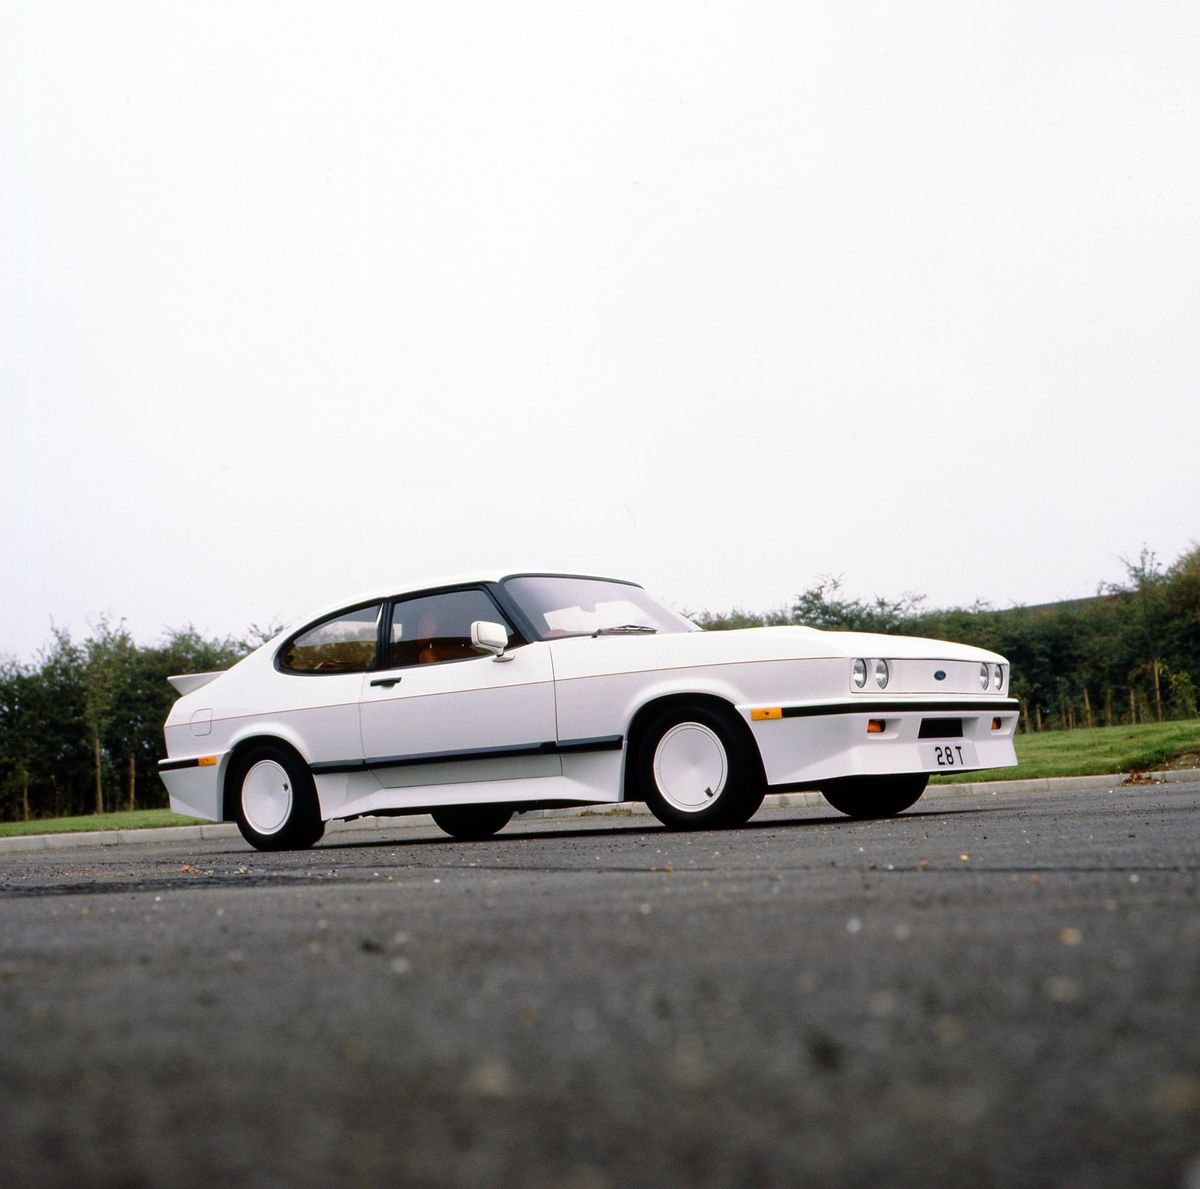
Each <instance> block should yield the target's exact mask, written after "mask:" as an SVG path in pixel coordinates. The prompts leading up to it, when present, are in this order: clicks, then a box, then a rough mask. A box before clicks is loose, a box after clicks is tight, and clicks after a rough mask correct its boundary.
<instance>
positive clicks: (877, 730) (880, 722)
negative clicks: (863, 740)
mask: <svg viewBox="0 0 1200 1189" xmlns="http://www.w3.org/2000/svg"><path fill="white" fill-rule="evenodd" d="M886 729H887V722H886V721H885V720H884V719H882V718H872V719H870V720H869V721H868V722H867V734H868V735H882V734H883V732H884V731H885V730H886Z"/></svg>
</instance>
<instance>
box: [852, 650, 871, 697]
mask: <svg viewBox="0 0 1200 1189" xmlns="http://www.w3.org/2000/svg"><path fill="white" fill-rule="evenodd" d="M850 680H851V681H852V682H853V683H854V688H855V689H862V687H863V686H864V685H866V684H867V662H866V661H864V660H863V659H862V657H859V658H858V660H856V661H855V662H854V668H852V669H851V670H850Z"/></svg>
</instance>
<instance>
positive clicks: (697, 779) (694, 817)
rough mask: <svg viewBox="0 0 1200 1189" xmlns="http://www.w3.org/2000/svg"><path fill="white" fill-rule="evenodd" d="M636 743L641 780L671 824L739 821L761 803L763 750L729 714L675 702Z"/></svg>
mask: <svg viewBox="0 0 1200 1189" xmlns="http://www.w3.org/2000/svg"><path fill="white" fill-rule="evenodd" d="M636 748H637V750H636V752H635V755H634V773H635V778H636V785H637V787H638V789H639V790H640V792H641V795H642V797H643V798H644V799H645V801H646V804H647V806H649V809H650V812H651V813H653V814H654V816H655V817H656V818H658V820H659V821H660V822H662V824H663V825H664V826H666V827H668V828H669V829H672V830H707V829H721V828H723V827H726V826H740V825H743V824H744V823H745V822H748V821H749V820H750V818H751V817H753V816H754V813H755V811H756V810H757V809H758V807H759V806H760V805H761V804H762V800H763V794H764V793H765V792H766V784H765V781H764V779H763V774H762V765H761V763H760V762H759V759H758V753H757V751H756V749H755V747H754V742H753V740H752V739H750V738H749V737H748V736H747V733H746V732H745V730H744V729H743V727H742V724H741V723H740V722H738V721H737V719H735V718H733V716H732V715H731V714H729V713H723V712H722V711H720V710H718V709H716V708H714V707H711V706H701V705H695V706H673V707H671V708H669V709H667V710H664V711H663V712H662V713H660V714H659V715H658V716H657V717H655V718H654V719H653V720H652V721H651V722H650V723H649V725H648V726H647V728H646V730H645V731H644V732H643V733H642V736H641V739H640V740H639V742H638V743H637V745H636Z"/></svg>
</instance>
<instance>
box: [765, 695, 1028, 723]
mask: <svg viewBox="0 0 1200 1189" xmlns="http://www.w3.org/2000/svg"><path fill="white" fill-rule="evenodd" d="M1020 709H1021V704H1020V702H1018V701H1017V700H1016V699H1015V698H1012V699H1007V700H1005V701H995V702H966V701H963V702H952V701H946V700H944V699H943V700H939V701H937V702H902V701H899V700H893V701H889V702H878V701H871V702H868V701H862V702H850V703H839V704H838V705H836V706H785V707H784V708H783V717H784V718H819V717H822V716H824V715H827V714H895V713H897V712H898V711H912V710H916V711H918V712H924V713H929V712H931V711H932V712H936V713H951V712H953V713H961V712H963V711H967V710H974V711H976V712H978V713H980V714H993V713H995V712H996V711H1001V712H1002V713H1008V714H1012V713H1013V711H1016V710H1020Z"/></svg>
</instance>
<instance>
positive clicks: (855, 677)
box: [850, 657, 892, 689]
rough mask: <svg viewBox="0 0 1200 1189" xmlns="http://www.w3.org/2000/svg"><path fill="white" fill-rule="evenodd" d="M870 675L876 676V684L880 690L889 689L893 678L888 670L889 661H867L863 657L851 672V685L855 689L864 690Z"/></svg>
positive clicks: (855, 663)
mask: <svg viewBox="0 0 1200 1189" xmlns="http://www.w3.org/2000/svg"><path fill="white" fill-rule="evenodd" d="M869 674H870V675H873V676H874V678H875V684H876V685H877V686H879V688H880V689H887V683H888V682H889V681H890V680H891V677H892V671H891V669H889V668H888V663H887V661H885V660H865V659H864V658H863V657H859V658H858V659H857V660H855V662H854V665H853V666H852V668H851V670H850V681H851V684H852V685H853V686H854V688H855V689H864V688H865V687H866V684H867V677H868V675H869Z"/></svg>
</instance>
